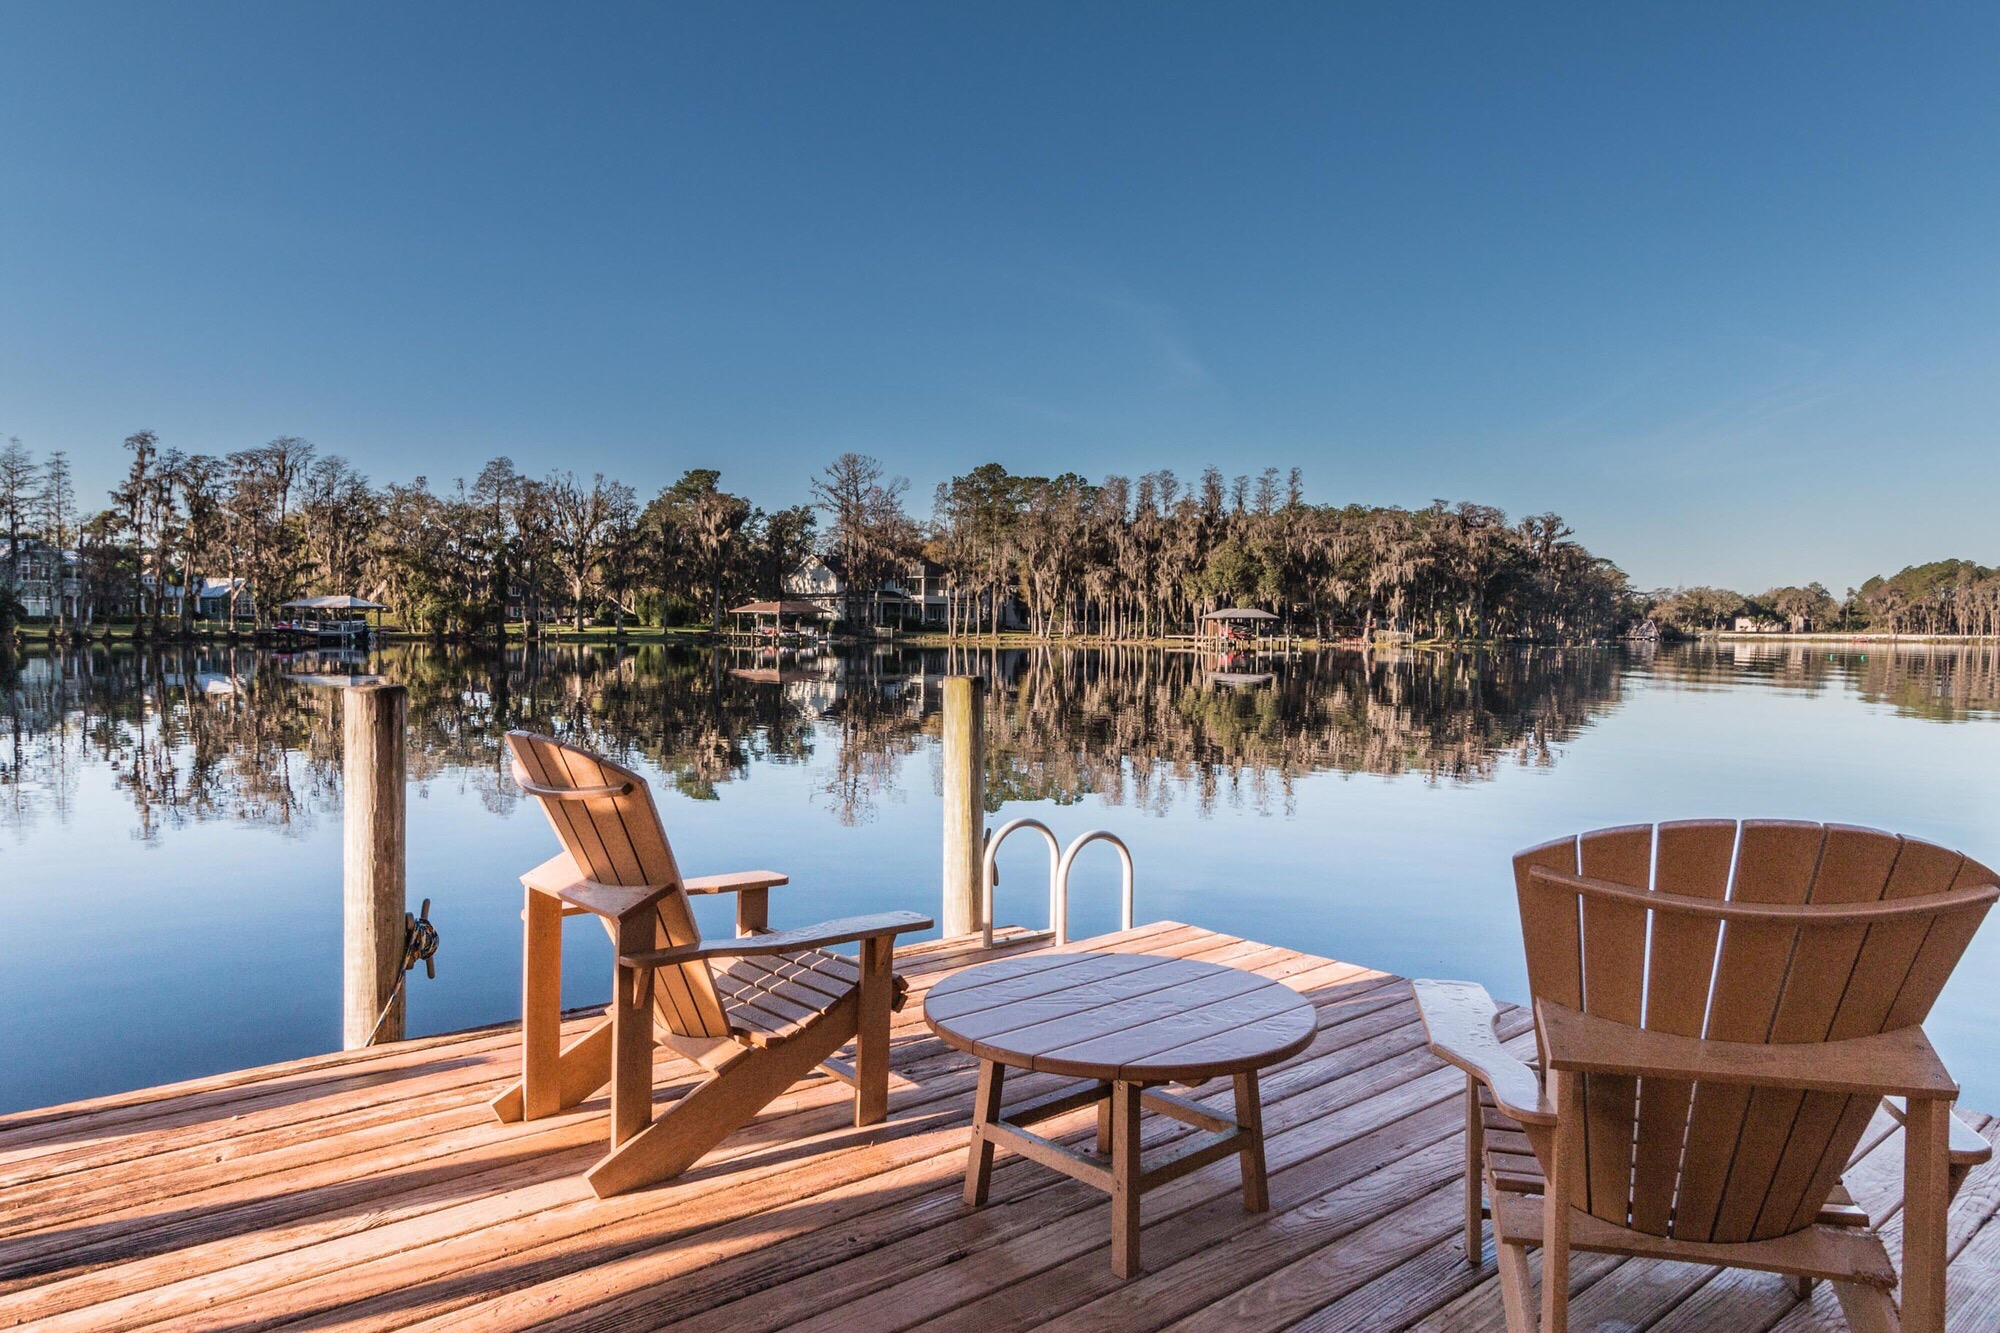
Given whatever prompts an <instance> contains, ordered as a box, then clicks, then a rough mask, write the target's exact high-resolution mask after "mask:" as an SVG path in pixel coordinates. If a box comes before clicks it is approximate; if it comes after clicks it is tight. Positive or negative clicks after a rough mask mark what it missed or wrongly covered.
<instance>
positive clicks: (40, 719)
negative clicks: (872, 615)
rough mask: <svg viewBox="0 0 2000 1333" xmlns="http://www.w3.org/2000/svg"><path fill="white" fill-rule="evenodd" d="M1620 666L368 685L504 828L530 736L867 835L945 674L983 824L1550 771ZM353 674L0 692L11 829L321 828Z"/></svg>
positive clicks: (929, 667)
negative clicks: (1241, 678)
mask: <svg viewBox="0 0 2000 1333" xmlns="http://www.w3.org/2000/svg"><path fill="white" fill-rule="evenodd" d="M1621 660H1622V659H1621V658H1620V657H1619V655H1618V654H1617V653H1616V652H1607V651H1594V650H1549V651H1534V652H1523V653H1498V654H1467V655H1431V654H1424V655H1415V656H1410V657H1407V658H1363V657H1361V656H1358V655H1353V654H1323V655H1314V656H1306V657H1299V658H1294V659H1289V660H1282V661H1277V662H1274V663H1271V664H1269V665H1270V672H1271V678H1270V679H1269V680H1268V681H1264V682H1262V683H1238V684H1234V685H1230V684H1222V683H1218V682H1216V681H1215V680H1214V679H1213V675H1212V668H1213V666H1214V664H1213V663H1212V662H1210V661H1208V660H1206V659H1203V658H1200V657H1197V656H1195V655H1193V654H1188V653H1163V652H1160V651H1157V650H1144V649H1136V648H1125V649H1107V650H1102V651H1078V650H1047V649H1036V650H1026V651H996V652H988V653H982V654H977V655H966V654H964V653H950V654H948V653H946V652H944V651H902V650H896V649H890V648H884V649H877V650H872V651H866V652H860V653H856V654H853V655H850V656H847V657H844V658H839V659H834V658H824V659H821V660H819V661H818V662H814V663H806V664H803V665H796V664H795V665H794V666H793V667H791V668H789V669H787V670H786V671H784V672H779V671H776V670H773V669H769V668H765V667H758V668H756V669H748V670H746V669H744V667H745V666H746V663H745V662H743V661H740V660H734V659H731V658H730V657H729V656H728V655H727V654H725V653H720V652H708V651H701V650H689V649H669V648H662V647H657V646H651V647H643V648H639V649H636V650H625V651H620V650H615V649H613V648H610V647H560V648H552V649H534V650H529V649H523V648H513V649H509V650H507V651H505V652H495V653H485V654H480V653H469V652H465V651H462V650H454V649H446V648H438V647H432V646H427V645H408V646H404V645H398V646H392V647H390V648H388V649H386V650H385V651H383V652H381V653H379V654H377V655H376V656H374V657H373V658H372V659H370V660H369V661H368V662H367V663H366V667H367V668H368V669H369V670H371V671H373V672H376V673H379V674H380V675H382V676H384V677H386V678H387V679H390V680H393V681H397V682H400V683H402V684H403V685H405V686H407V687H408V689H409V703H410V738H411V745H410V754H409V766H410V775H411V778H412V780H414V781H416V782H417V783H419V784H421V785H425V786H429V785H432V784H452V785H455V786H457V787H458V788H459V789H461V790H465V791H468V792H471V793H474V794H476V795H477V797H478V798H479V799H480V800H481V801H483V802H484V803H485V804H486V805H487V806H488V808H490V809H493V810H495V811H496V812H499V811H505V810H507V809H510V808H512V806H513V803H514V802H515V800H516V799H517V797H516V792H515V789H514V785H513V783H512V781H511V780H510V778H509V776H508V773H507V766H506V760H505V755H504V748H503V746H502V744H501V737H502V736H503V735H504V733H505V732H506V731H507V730H509V729H510V728H514V727H531V728H534V729H536V730H541V731H546V732H549V733H551V734H553V735H556V736H559V737H562V738H563V739H565V740H569V741H573V742H575V743H576V744H579V745H583V746H587V747H589V748H591V749H594V750H599V751H602V752H604V753H607V754H610V755H612V756H614V757H616V758H618V759H620V760H623V761H625V762H628V763H644V764H646V765H649V766H651V767H652V768H654V769H656V770H658V771H659V772H661V773H662V774H664V775H665V779H666V782H667V784H668V785H670V786H671V787H672V788H673V789H674V790H676V791H679V792H681V793H683V794H685V795H687V796H690V797H693V798H696V799H712V798H714V797H715V796H716V795H717V794H718V792H719V790H720V789H721V787H722V786H723V785H724V784H726V783H729V782H732V781H736V780H739V779H741V778H744V777H746V776H748V774H749V773H750V771H751V770H752V769H753V768H754V767H756V766H758V765H761V764H768V763H798V764H807V763H808V761H811V762H810V764H809V765H808V771H809V772H810V774H811V781H812V783H813V790H814V791H815V793H816V796H817V798H818V799H819V800H820V801H821V802H822V803H824V804H825V805H827V806H828V807H830V808H831V809H832V811H833V812H834V814H835V815H836V817H838V818H839V819H841V820H842V821H843V822H847V823H855V822H860V821H863V820H866V819H869V818H871V817H873V815H874V812H875V811H876V809H877V808H878V807H879V806H880V804H881V803H882V802H883V801H884V800H885V799H894V798H895V797H897V796H898V795H900V794H901V793H900V792H899V784H900V783H905V782H907V781H908V780H909V779H908V777H907V776H906V775H907V773H908V763H907V761H908V760H909V758H910V757H911V756H912V755H914V754H917V753H918V752H920V751H925V750H933V751H934V749H935V741H934V737H935V734H936V728H937V717H936V714H937V708H938V698H939V691H938V689H937V684H938V681H939V680H940V679H941V678H942V677H943V676H944V675H946V674H950V673H953V672H962V671H971V672H977V673H978V674H981V675H984V676H985V677H986V678H987V679H988V680H989V681H990V682H992V690H991V696H990V704H989V709H990V712H989V721H988V791H989V800H990V801H991V803H992V804H993V805H994V807H995V808H998V806H999V805H1001V804H1003V803H1005V802H1008V801H1017V800H1054V801H1060V802H1075V801H1080V800H1082V799H1084V798H1086V797H1088V796H1093V795H1094V796H1097V797H1099V798H1101V799H1104V800H1107V801H1111V802H1114V803H1120V804H1129V805H1132V806H1134V807H1136V808H1139V809H1143V810H1148V811H1154V812H1163V811H1165V810H1167V809H1169V808H1172V807H1173V806H1174V805H1175V804H1176V803H1177V802H1181V801H1192V802H1193V803H1194V804H1195V805H1196V806H1197V808H1199V809H1202V810H1207V809H1210V808H1213V807H1214V806H1215V805H1216V804H1217V803H1218V802H1227V803H1233V804H1243V803H1248V804H1250V805H1251V806H1253V807H1254V808H1258V809H1273V808H1281V807H1282V808H1288V807H1289V804H1290V802H1291V799H1292V794H1293V790H1294V786H1295V784H1296V782H1297V780H1298V779H1299V778H1300V777H1301V776H1303V775H1306V774H1311V773H1318V772H1339V773H1350V774H1355V773H1370V774H1380V775H1384V776H1391V777H1394V776H1402V775H1414V776H1418V777H1420V778H1422V779H1424V780H1427V781H1459V782H1463V781H1477V780H1481V779H1484V778H1487V777H1489V776H1491V775H1492V773H1493V771H1494V769H1495V768H1496V767H1497V766H1498V765H1500V764H1503V763H1521V764H1528V765H1545V764H1548V763H1551V762H1553V758H1554V755H1555V747H1556V746H1558V745H1559V744H1560V743H1561V742H1563V741H1565V740H1567V739H1568V738H1569V737H1571V736H1572V735H1574V734H1575V732H1576V731H1577V729H1578V728H1579V727H1581V726H1583V725H1584V724H1585V723H1587V722H1588V720H1589V719H1590V718H1591V717H1592V716H1593V715H1594V714H1595V713H1596V712H1598V711H1600V710H1602V709H1603V708H1605V707H1606V706H1608V705H1609V704H1610V703H1611V702H1612V701H1614V700H1615V698H1616V696H1617V692H1618V689H1619V679H1620V670H1621V666H1620V663H1621ZM360 665H361V664H354V665H351V666H350V665H343V664H339V663H332V664H329V663H323V662H315V661H314V660H312V659H310V658H304V659H283V658H279V657H277V656H274V655H271V654H266V653H257V652H254V651H251V650H248V649H222V648H216V649H188V650H181V651H170V652H165V653H152V654H147V653H138V652H132V651H123V650H121V651H108V650H103V649H93V650H87V651H79V652H71V653H63V654H58V655H54V656H36V657H29V658H26V659H24V660H23V661H21V662H20V663H19V664H18V667H17V669H16V670H15V671H14V672H13V674H12V676H11V678H9V679H7V680H4V681H0V687H4V690H5V697H6V715H5V718H4V726H5V733H4V736H0V823H5V824H9V825H12V826H15V827H17V828H22V827H26V826H29V825H31V824H33V823H35V822H36V821H38V820H39V819H41V818H43V817H52V818H55V819H58V820H66V819H67V818H68V817H69V814H70V811H71V807H72V805H73V803H74V801H75V799H76V796H75V794H76V791H77V787H78V780H79V776H80V775H81V774H82V773H83V772H84V771H85V770H87V769H90V768H98V769H102V770H105V771H108V772H109V774H110V775H111V778H112V782H113V785H114V786H115V788H116V790H117V791H119V792H120V793H121V794H122V795H123V796H124V797H125V798H126V799H127V800H129V801H130V802H131V805H132V809H133V812H134V816H135V825H134V833H135V835H136V836H138V837H140V838H153V837H157V836H159V834H160V833H161V832H162V831H163V830H166V829H172V828H177V827H182V826H185V825H188V824H192V823H200V822H204V821H220V820H230V821H235V822H239V823H249V824H255V825H262V826H268V827H272V828H276V829H281V830H292V831H296V830H300V829H304V828H309V827H311V826H313V824H314V823H315V822H316V821H317V820H318V819H319V817H320V816H322V815H324V814H325V813H327V812H329V811H331V810H333V809H334V808H335V806H336V803H337V801H338V798H339V786H340V731H339V723H340V698H339V691H338V689H337V688H335V686H336V685H337V684H338V683H340V682H341V681H342V680H344V679H345V678H346V677H345V674H344V673H345V672H347V671H350V670H358V669H360ZM919 781H921V779H919Z"/></svg>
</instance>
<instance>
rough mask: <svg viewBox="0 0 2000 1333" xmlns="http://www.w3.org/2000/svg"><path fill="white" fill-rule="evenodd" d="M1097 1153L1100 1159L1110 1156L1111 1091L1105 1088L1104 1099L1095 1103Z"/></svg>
mask: <svg viewBox="0 0 2000 1333" xmlns="http://www.w3.org/2000/svg"><path fill="white" fill-rule="evenodd" d="M1097 1151H1098V1155H1099V1156H1102V1157H1109V1156H1110V1155H1111V1090H1110V1089H1109V1088H1106V1089H1105V1091H1104V1099H1103V1100H1102V1101H1100V1102H1098V1103H1097Z"/></svg>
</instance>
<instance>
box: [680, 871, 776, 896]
mask: <svg viewBox="0 0 2000 1333" xmlns="http://www.w3.org/2000/svg"><path fill="white" fill-rule="evenodd" d="M791 882H792V877H791V876H790V875H782V874H779V873H778V872H777V871H775V870H732V871H730V872H729V873H728V874H726V875H695V876H692V877H691V878H688V879H684V880H682V881H681V887H682V888H683V889H686V890H687V891H688V892H689V893H744V892H747V891H749V890H752V889H775V888H777V887H778V886H779V885H780V884H789V883H791Z"/></svg>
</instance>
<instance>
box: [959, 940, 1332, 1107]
mask: <svg viewBox="0 0 2000 1333" xmlns="http://www.w3.org/2000/svg"><path fill="white" fill-rule="evenodd" d="M924 1021H925V1022H926V1023H928V1024H930V1028H931V1031H933V1032H935V1033H937V1035H938V1036H939V1037H941V1038H943V1039H944V1041H945V1043H946V1044H947V1045H950V1046H953V1047H956V1048H957V1049H959V1050H961V1051H968V1052H970V1053H971V1054H973V1055H976V1056H978V1057H979V1058H980V1059H982V1060H997V1061H999V1062H1000V1063H1001V1064H1005V1065H1012V1066H1014V1067H1016V1068H1019V1069H1032V1070H1035V1071H1037V1072H1040V1073H1048V1074H1063V1075H1067V1076H1069V1077H1072V1078H1098V1079H1120V1080H1124V1081H1127V1082H1135V1083H1137V1082H1145V1083H1178V1082H1185V1081H1187V1080H1189V1079H1200V1078H1216V1077H1220V1076H1222V1075H1225V1074H1238V1073H1242V1072H1243V1071H1245V1070H1248V1069H1260V1068H1262V1067H1263V1066H1265V1065H1268V1064H1275V1063H1276V1062H1277V1061H1279V1060H1283V1059H1285V1058H1286V1057H1288V1056H1293V1055H1297V1054H1298V1053H1299V1052H1300V1051H1302V1050H1304V1049H1305V1048H1306V1047H1307V1046H1308V1045H1309V1044H1310V1043H1311V1042H1312V1038H1313V1032H1314V1031H1315V1030H1316V1027H1317V1019H1316V1017H1315V1015H1314V1013H1313V1007H1312V1005H1311V1004H1310V1003H1308V1002H1307V1001H1306V999H1305V997H1304V996H1302V995H1300V994H1299V993H1298V992H1297V991H1294V990H1291V989H1288V988H1287V987H1284V986H1281V985H1279V984H1278V983H1277V982H1275V981H1271V980H1268V979H1266V978H1264V977H1260V976H1258V975H1257V974H1256V973H1254V972H1245V971H1242V970H1240V969H1238V968H1233V967H1218V966H1217V965H1216V964H1214V963H1198V962H1195V961H1193V960H1192V959H1187V958H1161V957H1158V956H1156V955H1153V954H1143V953H1062V954H1057V953H1048V954H1029V955H1027V956H1025V957H1021V958H1008V959H1003V960H1002V961H1000V962H997V963H986V964H983V965H981V966H979V967H973V968H967V969H966V970H965V971H963V972H960V973H957V974H956V975H954V976H951V977H947V978H946V979H945V980H943V981H940V982H939V983H938V984H937V985H935V986H933V987H931V990H930V993H929V994H928V995H926V996H925V997H924Z"/></svg>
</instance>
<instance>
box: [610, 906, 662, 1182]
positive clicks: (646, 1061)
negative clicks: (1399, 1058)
mask: <svg viewBox="0 0 2000 1333" xmlns="http://www.w3.org/2000/svg"><path fill="white" fill-rule="evenodd" d="M647 925H648V927H650V923H647ZM622 926H623V923H621V927H622ZM638 931H639V928H637V927H634V928H631V930H630V931H621V937H620V938H619V940H618V951H619V952H620V953H621V954H624V953H627V952H632V953H637V952H639V951H640V950H641V949H644V948H647V947H650V945H651V944H652V940H651V938H650V934H651V932H650V929H647V931H646V934H645V935H644V936H640V935H639V933H638ZM627 934H630V935H631V936H633V938H626V937H625V936H626V935H627ZM652 1119H653V971H652V969H651V968H644V967H625V966H623V965H622V964H621V965H619V966H616V967H614V968H613V969H612V974H611V1146H612V1147H613V1148H614V1149H615V1148H617V1147H618V1146H619V1145H620V1144H622V1143H625V1142H626V1141H627V1140H629V1139H631V1138H632V1137H633V1136H634V1135H636V1134H639V1133H641V1132H642V1131H644V1130H645V1128H646V1127H647V1125H649V1124H650V1123H651V1122H652Z"/></svg>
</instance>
